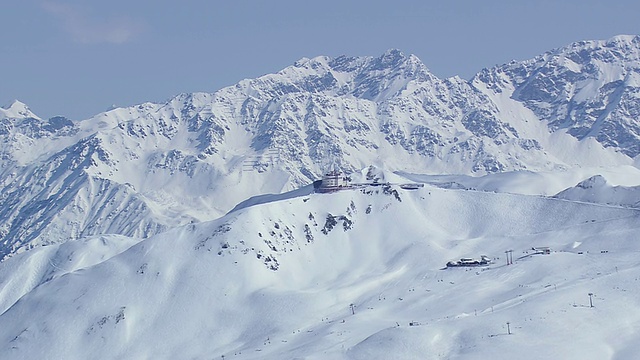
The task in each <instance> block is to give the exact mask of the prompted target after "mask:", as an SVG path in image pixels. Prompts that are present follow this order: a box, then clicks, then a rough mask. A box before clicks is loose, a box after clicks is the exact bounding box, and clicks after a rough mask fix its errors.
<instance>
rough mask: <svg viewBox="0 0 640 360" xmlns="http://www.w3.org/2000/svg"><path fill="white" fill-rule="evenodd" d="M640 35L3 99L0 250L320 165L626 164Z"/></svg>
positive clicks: (99, 229)
mask: <svg viewBox="0 0 640 360" xmlns="http://www.w3.org/2000/svg"><path fill="white" fill-rule="evenodd" d="M639 44H640V37H638V36H619V37H615V38H612V39H610V40H607V41H588V42H578V43H575V44H571V45H569V46H567V47H565V48H561V49H556V50H553V51H550V52H548V53H545V54H543V55H541V56H539V57H536V58H534V59H531V60H527V61H522V62H511V63H509V64H506V65H502V66H497V67H495V68H491V69H485V70H482V71H481V72H480V73H479V74H478V75H477V76H475V77H474V78H473V79H472V80H471V81H466V80H463V79H460V78H458V77H453V78H449V79H439V78H437V77H436V76H434V75H433V74H432V73H430V72H429V70H428V69H427V67H426V66H425V65H424V64H423V63H422V62H420V60H419V59H418V58H417V57H415V56H413V55H409V56H407V55H404V54H403V53H401V52H400V51H397V50H390V51H388V52H386V53H384V54H383V55H382V56H380V57H346V56H341V57H338V58H328V57H317V58H313V59H301V60H299V61H297V62H296V63H295V64H293V65H292V66H289V67H287V68H285V69H283V70H282V71H280V72H278V73H276V74H269V75H265V76H262V77H260V78H257V79H251V80H244V81H241V82H240V83H238V84H237V85H235V86H231V87H227V88H224V89H221V90H219V91H217V92H215V93H211V94H209V93H193V94H181V95H178V96H176V97H174V98H172V99H170V100H169V101H167V102H165V103H145V104H140V105H137V106H132V107H128V108H118V109H114V110H111V111H108V112H105V113H101V114H98V115H96V116H94V117H93V118H90V119H86V120H82V121H70V120H69V119H66V118H64V117H60V116H58V117H54V118H50V119H48V120H44V119H41V118H39V117H38V116H37V115H35V114H34V113H32V112H31V111H30V110H29V109H28V107H27V106H26V105H25V104H22V103H20V102H17V101H16V102H14V103H13V104H11V105H10V106H8V107H7V108H3V109H1V110H0V159H1V160H0V161H1V163H0V166H1V167H0V200H1V201H2V203H3V204H4V206H3V207H2V208H1V209H0V211H1V213H0V255H7V254H10V253H15V252H17V251H21V249H26V248H29V247H32V246H35V245H39V244H46V243H57V242H61V241H66V240H68V239H76V238H80V237H83V236H88V235H97V234H104V233H116V234H122V235H127V236H135V237H147V236H150V235H152V234H156V233H159V232H162V231H165V230H167V229H169V228H171V227H172V226H175V225H179V224H186V223H189V222H194V221H203V220H212V219H215V218H217V217H219V216H220V215H222V214H224V213H225V212H227V211H228V210H229V209H231V208H232V207H233V206H234V205H235V204H237V203H238V202H240V201H242V200H244V199H245V198H247V197H248V196H251V195H256V194H261V193H278V192H281V191H285V190H291V189H294V188H297V187H299V186H301V185H304V184H307V183H309V182H311V181H312V180H313V179H316V178H318V177H319V176H320V175H321V174H322V173H323V171H325V170H326V169H327V168H328V167H329V166H338V167H340V168H342V169H344V170H346V171H353V170H356V169H360V168H363V167H366V166H369V165H371V164H375V165H378V166H383V167H385V168H386V169H389V170H399V171H407V172H413V173H430V174H439V173H446V174H468V175H474V176H479V175H484V174H489V173H497V172H505V171H515V170H530V171H543V170H546V171H548V170H563V169H571V168H575V167H577V166H578V167H585V166H609V165H613V166H616V165H630V164H633V163H634V157H636V155H637V154H638V152H639V151H640V150H639V148H638V144H639V143H640V142H639V141H638V133H639V132H638V121H637V115H638V109H639V105H638V104H639V102H638V96H639V95H638V94H639V92H638V79H640V77H639V76H640V75H639V69H640V60H639V59H638V53H639V47H640V45H639Z"/></svg>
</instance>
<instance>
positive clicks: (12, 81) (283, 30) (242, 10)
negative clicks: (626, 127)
mask: <svg viewBox="0 0 640 360" xmlns="http://www.w3.org/2000/svg"><path fill="white" fill-rule="evenodd" d="M0 19H1V20H0V105H6V104H8V103H10V102H11V101H12V100H13V99H18V100H20V101H22V102H25V103H26V104H27V105H29V106H30V107H31V109H32V110H33V111H34V112H35V113H36V114H38V115H40V116H41V117H45V118H47V117H51V116H54V115H64V116H67V117H69V118H71V119H77V120H79V119H84V118H88V117H90V116H92V115H95V114H97V113H99V112H101V111H104V110H105V109H107V108H108V107H109V106H111V105H112V104H115V105H118V106H129V105H134V104H138V103H141V102H145V101H164V100H166V99H168V98H170V97H172V96H173V95H176V94H178V93H180V92H194V91H206V92H213V91H215V90H217V89H220V88H222V87H224V86H227V85H232V84H235V83H236V82H238V81H239V80H242V79H244V78H253V77H257V76H260V75H263V74H266V73H272V72H276V71H278V70H280V69H282V68H284V67H286V66H288V65H290V64H292V63H293V62H295V61H296V60H297V59H299V58H301V57H314V56H317V55H329V56H338V55H343V54H344V55H352V56H358V55H372V56H378V55H380V54H382V52H384V51H385V50H387V49H390V48H397V49H400V50H402V51H403V52H405V53H407V54H409V53H411V54H415V55H417V56H418V57H419V58H420V59H421V60H422V61H423V62H424V63H425V64H426V65H427V67H428V68H429V69H431V71H432V72H433V73H435V74H436V75H437V76H439V77H447V76H452V75H460V76H461V77H463V78H470V77H471V76H473V74H474V73H476V72H478V71H479V70H481V69H482V68H484V67H490V66H493V65H496V64H502V63H506V62H508V61H510V60H512V59H515V60H524V59H528V58H530V57H533V56H535V55H538V54H540V53H542V52H544V51H547V50H551V49H553V48H556V47H559V46H564V45H567V44H569V43H571V42H574V41H579V40H591V39H607V38H610V37H612V36H614V35H618V34H640V21H638V19H640V2H638V1H637V0H636V1H615V0H611V1H594V0H582V1H573V0H572V1H563V0H555V1H547V0H539V1H516V0H511V1H508V0H505V1H498V0H483V1H477V0H448V1H430V0H411V1H410V0H394V1H388V0H386V1H379V0H367V1H364V0H363V1H350V0H339V1H338V0H324V1H318V0H316V1H302V0H298V1H290V0H280V1H279V0H272V1H267V0H264V1H259V0H228V1H217V0H183V1H165V0H126V1H124V0H111V1H87V0H84V1H81V0H8V1H6V2H3V5H2V12H1V13H0Z"/></svg>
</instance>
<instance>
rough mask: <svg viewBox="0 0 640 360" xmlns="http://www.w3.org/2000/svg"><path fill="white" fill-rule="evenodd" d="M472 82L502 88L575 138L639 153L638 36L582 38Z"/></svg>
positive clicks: (489, 71) (485, 72)
mask: <svg viewBox="0 0 640 360" xmlns="http://www.w3.org/2000/svg"><path fill="white" fill-rule="evenodd" d="M474 84H476V85H481V87H486V88H487V89H489V90H490V91H491V92H493V93H501V92H506V93H508V94H509V96H510V97H511V98H512V99H513V100H515V101H518V102H520V103H521V104H523V105H524V106H525V107H526V108H528V109H529V110H531V111H532V112H533V113H534V114H535V115H536V116H537V117H538V118H539V119H540V120H543V121H546V122H547V124H548V126H549V129H550V130H551V131H556V130H559V129H564V130H566V131H567V133H569V134H571V135H572V136H574V137H576V138H577V139H580V140H582V139H585V138H588V137H592V138H595V139H596V140H597V141H598V142H600V143H601V144H603V145H604V146H606V147H611V148H615V149H617V150H619V151H620V152H622V153H624V154H627V155H629V156H630V157H635V156H637V155H638V154H640V137H639V136H640V124H639V123H638V118H639V117H640V36H638V35H636V36H628V35H621V36H616V37H613V38H611V39H609V40H606V41H581V42H576V43H573V44H571V45H569V46H566V47H563V48H559V49H555V50H552V51H549V52H546V53H544V54H542V55H540V56H537V57H535V58H533V59H531V60H527V61H522V62H515V61H513V62H510V63H508V64H505V65H502V66H498V67H495V68H492V69H485V70H483V71H482V72H480V73H479V74H478V75H477V76H476V77H475V78H474Z"/></svg>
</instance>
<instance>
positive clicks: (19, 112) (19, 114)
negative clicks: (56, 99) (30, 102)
mask: <svg viewBox="0 0 640 360" xmlns="http://www.w3.org/2000/svg"><path fill="white" fill-rule="evenodd" d="M2 118H5V119H6V118H8V119H25V118H31V119H38V120H40V118H39V117H38V116H37V115H36V114H34V113H33V112H32V111H31V110H30V109H29V107H28V106H27V105H26V104H25V103H23V102H21V101H19V100H14V101H13V102H12V103H11V104H10V105H8V106H4V107H2V108H0V119H2Z"/></svg>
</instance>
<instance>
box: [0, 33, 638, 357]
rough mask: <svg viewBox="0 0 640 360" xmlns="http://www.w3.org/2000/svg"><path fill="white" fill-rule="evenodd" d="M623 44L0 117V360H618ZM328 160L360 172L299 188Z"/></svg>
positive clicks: (398, 64)
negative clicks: (485, 260)
mask: <svg viewBox="0 0 640 360" xmlns="http://www.w3.org/2000/svg"><path fill="white" fill-rule="evenodd" d="M639 51H640V37H638V36H618V37H615V38H612V39H610V40H606V41H584V42H578V43H574V44H571V45H569V46H567V47H564V48H560V49H556V50H552V51H549V52H547V53H545V54H543V55H540V56H538V57H536V58H534V59H531V60H526V61H521V62H515V61H514V62H510V63H508V64H505V65H501V66H496V67H494V68H490V69H484V70H482V71H481V72H479V73H478V74H477V75H476V76H474V77H473V78H472V79H471V80H469V81H467V80H463V79H460V78H458V77H453V78H449V79H439V78H437V77H436V76H434V75H433V74H432V73H430V72H429V70H428V69H427V67H426V66H425V65H424V64H423V63H422V62H421V61H420V60H419V59H418V58H416V57H415V56H413V55H409V56H407V55H405V54H403V53H401V52H400V51H397V50H389V51H387V52H386V53H384V54H383V55H381V56H379V57H346V56H342V57H338V58H329V57H317V58H313V59H306V58H305V59H301V60H299V61H297V62H296V63H294V64H293V65H291V66H289V67H287V68H285V69H283V70H282V71H280V72H278V73H276V74H269V75H265V76H262V77H259V78H257V79H248V80H244V81H241V82H240V83H238V84H236V85H234V86H231V87H227V88H224V89H221V90H219V91H217V92H215V93H192V94H180V95H178V96H176V97H174V98H172V99H170V100H168V101H167V102H165V103H145V104H140V105H137V106H132V107H128V108H116V109H112V110H110V111H107V112H104V113H101V114H98V115H96V116H94V117H92V118H90V119H85V120H81V121H72V120H69V119H67V118H65V117H62V116H57V117H53V118H50V119H43V118H40V117H39V116H37V115H36V114H34V113H33V112H32V111H31V110H30V109H29V108H28V106H27V105H25V104H23V103H20V102H19V101H16V102H14V103H12V104H11V105H9V106H7V107H5V108H0V204H1V206H0V259H1V260H0V354H2V356H0V357H2V358H3V359H4V358H7V359H36V358H38V359H39V358H60V359H87V358H95V357H96V356H97V355H96V354H100V355H99V357H101V358H110V359H151V358H154V359H155V358H188V359H211V358H214V359H227V360H228V359H238V360H242V359H423V358H425V357H426V358H433V359H465V360H467V359H486V358H487V357H492V358H505V356H506V357H514V356H516V355H517V356H518V358H521V359H523V360H527V359H539V358H561V359H616V360H619V359H630V358H633V356H635V355H636V354H637V353H638V351H640V347H639V346H638V341H637V338H638V336H639V335H640V331H639V330H638V329H640V316H638V314H637V312H634V311H633V309H635V308H637V307H638V306H639V305H640V303H639V302H638V299H639V298H640V297H639V295H640V292H639V291H638V290H637V289H639V287H638V286H637V283H638V281H639V278H638V275H637V274H638V271H639V270H640V262H639V261H638V256H637V255H638V253H639V252H640V247H638V245H637V241H636V237H637V233H638V228H639V227H640V222H639V221H638V220H639V219H640V212H639V211H640V210H638V208H639V206H640V168H639V167H638V164H640V162H639V161H638V160H639V159H640V157H639V154H640V145H639V144H640V139H638V136H639V134H640V131H639V129H638V124H639V123H638V114H639V112H640V99H639V98H638V96H640V92H639V91H638V89H639V86H640V85H639V84H640V59H639V57H638V54H639ZM336 168H337V169H340V170H343V171H344V172H346V173H349V177H350V178H351V180H352V181H353V182H354V183H359V184H364V183H368V185H361V186H359V187H357V188H354V189H350V190H345V191H339V192H335V193H329V194H319V193H314V192H313V187H312V186H311V185H310V183H311V182H312V181H313V180H315V179H318V178H319V177H320V176H321V175H322V174H323V173H324V172H325V171H327V170H329V169H336ZM411 182H413V183H417V184H419V185H420V186H416V187H417V189H414V190H408V189H406V188H402V187H400V186H398V184H404V183H411ZM546 247H549V248H550V251H549V252H550V254H548V255H544V252H540V251H539V250H534V248H535V249H540V248H546ZM509 250H511V251H512V253H511V254H510V256H511V257H512V258H513V259H512V260H513V261H512V263H511V264H509V265H507V264H506V263H505V260H506V258H505V257H506V256H507V254H506V253H505V251H509ZM480 255H487V256H488V257H489V258H490V259H491V260H492V262H491V264H489V265H488V266H486V267H481V268H480V267H478V268H464V267H461V268H450V269H443V267H444V266H445V264H446V263H447V262H448V261H450V260H457V259H460V258H462V257H472V258H478V257H479V256H480ZM593 302H595V307H591V305H592V304H593ZM510 333H511V334H510ZM510 335H513V336H510Z"/></svg>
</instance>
